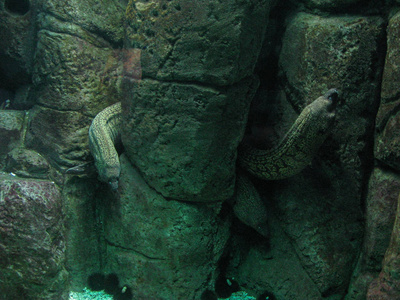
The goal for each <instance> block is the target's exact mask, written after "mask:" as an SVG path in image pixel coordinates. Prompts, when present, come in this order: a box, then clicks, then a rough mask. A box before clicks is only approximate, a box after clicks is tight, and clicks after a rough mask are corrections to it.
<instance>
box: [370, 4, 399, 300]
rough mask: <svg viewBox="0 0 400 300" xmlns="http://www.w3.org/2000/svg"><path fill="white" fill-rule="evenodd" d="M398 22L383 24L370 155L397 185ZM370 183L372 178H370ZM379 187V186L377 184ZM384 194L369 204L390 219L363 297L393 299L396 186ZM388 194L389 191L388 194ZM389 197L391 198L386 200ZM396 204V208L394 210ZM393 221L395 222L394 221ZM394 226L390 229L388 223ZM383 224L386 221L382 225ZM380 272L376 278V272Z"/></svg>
mask: <svg viewBox="0 0 400 300" xmlns="http://www.w3.org/2000/svg"><path fill="white" fill-rule="evenodd" d="M399 22H400V14H399V13H398V12H397V13H392V14H391V16H390V19H389V24H388V27H387V53H386V60H385V68H384V72H383V78H382V90H381V105H380V107H379V111H378V114H377V117H376V134H375V148H374V154H375V157H376V159H377V160H378V162H379V164H378V168H377V171H376V172H380V173H386V176H385V179H384V181H385V182H384V183H383V184H385V185H389V184H391V186H398V185H399V182H400V181H399V177H398V174H399V171H400V165H399V157H400V156H399V155H400V153H399V147H398V146H399V131H398V128H397V126H398V120H399V114H398V105H399V91H398V85H399V77H398V76H397V74H398V72H399V70H398V66H399V64H400V59H399V58H400V57H399V43H398V34H399V25H400V24H399ZM371 181H372V182H374V181H373V179H372V180H371ZM378 188H380V187H378ZM386 192H387V193H388V195H386V196H385V198H386V199H387V204H386V205H385V206H382V205H380V203H378V205H375V206H373V207H371V209H370V210H368V211H370V212H371V214H372V213H376V214H377V213H378V212H379V214H380V212H381V211H384V209H385V208H386V207H387V208H389V207H391V208H392V207H393V209H392V210H391V211H390V215H388V216H389V217H390V219H389V220H388V222H387V224H388V225H387V226H388V227H389V228H383V230H381V234H384V245H388V248H387V250H386V252H384V251H380V253H379V258H381V257H382V256H383V255H385V257H384V259H383V261H382V265H379V268H375V269H374V278H375V279H374V280H373V281H372V282H371V285H370V287H369V290H368V297H367V299H370V300H374V299H393V298H398V297H400V286H399V276H398V272H399V263H398V257H399V255H400V253H399V247H398V243H399V240H398V236H399V212H400V209H399V206H398V205H399V203H400V202H399V200H398V198H397V194H398V189H397V190H396V191H393V192H391V191H390V190H389V189H388V191H386ZM389 193H390V194H389ZM389 200H391V201H389ZM395 207H397V211H396V209H395ZM395 220H396V221H395ZM394 221H395V225H394V227H393V231H392V226H390V225H392V224H393V222H394ZM385 225H386V224H385ZM390 232H392V233H391V240H390V244H389V235H390ZM380 270H381V272H380V274H379V277H378V278H377V276H376V273H377V272H379V271H380Z"/></svg>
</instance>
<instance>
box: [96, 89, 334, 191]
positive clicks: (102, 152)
mask: <svg viewBox="0 0 400 300" xmlns="http://www.w3.org/2000/svg"><path fill="white" fill-rule="evenodd" d="M337 102H338V92H337V91H336V90H335V89H331V90H329V91H328V92H327V93H326V94H325V95H324V96H321V97H319V98H318V99H316V100H315V101H313V102H312V103H311V104H309V105H308V106H306V108H305V109H304V110H303V111H302V112H301V114H300V115H299V117H298V118H297V119H296V121H295V122H294V124H293V125H292V127H291V128H290V130H289V131H288V133H287V134H286V136H285V137H284V138H283V139H282V141H280V142H279V144H278V145H277V146H276V147H274V148H273V149H270V150H260V149H256V148H253V147H251V146H250V145H246V144H241V145H240V146H239V154H238V162H239V165H240V166H241V167H242V168H244V169H245V170H247V171H248V172H249V173H251V174H253V175H255V176H257V177H260V178H262V179H266V180H275V179H282V178H286V177H290V176H292V175H295V174H296V173H298V172H300V171H301V170H302V169H303V168H304V167H305V166H307V165H308V164H309V163H310V162H311V160H312V158H313V156H314V155H315V153H316V152H317V150H318V148H319V147H320V146H321V144H322V143H323V141H324V140H325V138H326V137H327V135H328V134H329V130H330V128H331V127H332V123H333V120H334V117H335V109H336V104H337ZM120 128H121V103H120V102H118V103H116V104H114V105H112V106H109V107H107V108H105V109H104V110H102V111H101V112H100V113H99V114H98V115H97V116H96V117H95V118H94V120H93V122H92V125H91V126H90V128H89V147H90V150H91V152H92V155H93V157H94V160H95V166H96V168H97V171H98V174H99V179H100V180H101V181H103V182H106V183H108V184H110V186H111V188H112V189H116V188H118V179H119V175H120V171H121V170H120V162H119V157H118V153H117V151H116V149H115V144H116V143H117V141H118V140H119V139H120ZM242 186H243V188H245V186H246V184H244V185H242ZM249 194H253V192H250V193H249Z"/></svg>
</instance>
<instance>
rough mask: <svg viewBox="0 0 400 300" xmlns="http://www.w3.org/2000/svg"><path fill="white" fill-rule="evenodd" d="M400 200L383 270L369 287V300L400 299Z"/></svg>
mask: <svg viewBox="0 0 400 300" xmlns="http://www.w3.org/2000/svg"><path fill="white" fill-rule="evenodd" d="M399 212H400V201H399V200H398V202H397V212H396V219H395V223H394V226H393V231H392V235H391V239H390V244H389V247H388V249H387V251H386V253H385V258H384V260H383V262H382V264H383V266H382V271H381V273H380V275H379V277H378V278H377V279H375V280H374V281H373V282H372V283H371V285H370V286H369V289H368V294H367V299H368V300H389V299H400V251H399V249H400V238H399V237H400V215H399Z"/></svg>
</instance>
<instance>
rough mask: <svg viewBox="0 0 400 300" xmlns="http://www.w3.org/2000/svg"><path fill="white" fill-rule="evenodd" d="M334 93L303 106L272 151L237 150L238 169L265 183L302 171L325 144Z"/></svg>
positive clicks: (334, 105) (244, 146) (336, 97)
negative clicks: (263, 180) (240, 168)
mask: <svg viewBox="0 0 400 300" xmlns="http://www.w3.org/2000/svg"><path fill="white" fill-rule="evenodd" d="M337 102H338V92H337V90H336V89H330V90H329V91H328V92H327V93H326V94H325V95H323V96H321V97H319V98H317V99H316V100H314V101H313V102H312V103H311V104H309V105H308V106H306V107H305V108H304V109H303V111H302V112H301V114H300V115H299V116H298V118H297V119H296V121H295V122H294V124H293V125H292V127H291V128H290V130H289V131H288V132H287V134H286V135H285V137H284V138H283V139H282V140H281V141H280V142H279V143H278V145H277V146H275V147H274V148H272V149H268V150H261V149H257V148H254V147H252V146H250V145H247V144H243V143H242V144H241V145H240V146H239V149H238V151H239V152H238V162H239V165H240V166H241V167H242V168H243V169H245V170H247V171H248V172H249V173H250V174H252V175H254V176H256V177H259V178H261V179H265V180H276V179H283V178H287V177H290V176H293V175H295V174H297V173H299V172H300V171H301V170H303V169H304V168H305V167H306V166H307V165H308V164H309V163H310V162H311V161H312V159H313V157H314V155H315V154H316V152H317V151H318V149H319V147H320V146H321V145H322V143H323V142H324V141H325V139H326V137H327V136H328V134H329V132H330V129H331V127H332V124H333V121H334V118H335V109H336V105H337Z"/></svg>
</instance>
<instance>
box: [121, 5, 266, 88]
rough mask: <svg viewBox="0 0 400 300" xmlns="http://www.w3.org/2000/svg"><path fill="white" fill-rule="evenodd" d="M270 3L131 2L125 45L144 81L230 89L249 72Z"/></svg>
mask: <svg viewBox="0 0 400 300" xmlns="http://www.w3.org/2000/svg"><path fill="white" fill-rule="evenodd" d="M272 2H273V1H271V0H256V1H234V0H227V1H224V2H218V1H211V0H198V1H182V0H172V1H171V0H150V1H130V3H129V5H128V8H127V14H126V18H127V25H128V26H127V29H126V33H127V36H126V38H127V39H126V41H125V47H126V48H128V49H130V48H139V49H142V68H143V77H145V78H147V77H150V78H153V79H157V80H161V81H174V82H176V81H178V82H186V83H202V84H207V85H211V86H215V85H219V86H226V85H231V84H233V83H235V82H238V81H240V80H241V79H243V78H246V77H248V76H251V75H252V73H253V69H254V66H255V62H256V60H257V57H258V55H259V52H260V49H261V45H262V41H263V35H264V32H265V28H266V26H267V22H268V12H269V8H270V6H271V3H272Z"/></svg>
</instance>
